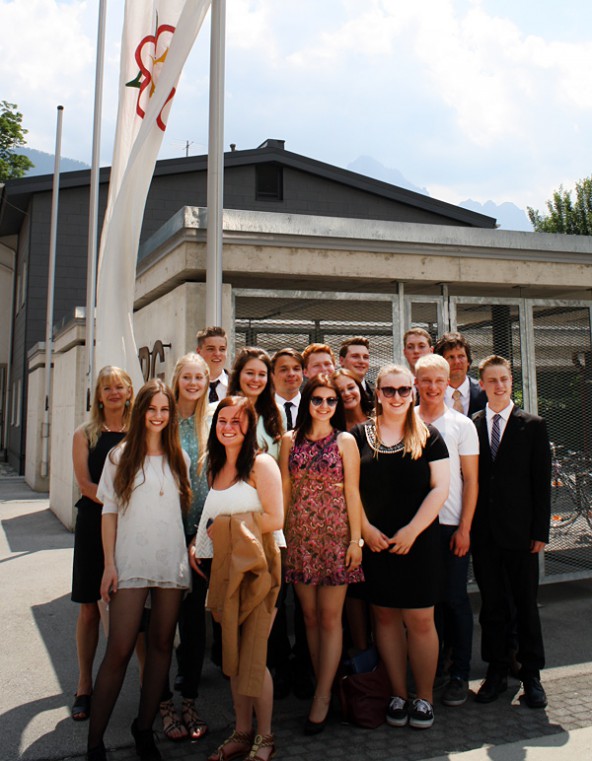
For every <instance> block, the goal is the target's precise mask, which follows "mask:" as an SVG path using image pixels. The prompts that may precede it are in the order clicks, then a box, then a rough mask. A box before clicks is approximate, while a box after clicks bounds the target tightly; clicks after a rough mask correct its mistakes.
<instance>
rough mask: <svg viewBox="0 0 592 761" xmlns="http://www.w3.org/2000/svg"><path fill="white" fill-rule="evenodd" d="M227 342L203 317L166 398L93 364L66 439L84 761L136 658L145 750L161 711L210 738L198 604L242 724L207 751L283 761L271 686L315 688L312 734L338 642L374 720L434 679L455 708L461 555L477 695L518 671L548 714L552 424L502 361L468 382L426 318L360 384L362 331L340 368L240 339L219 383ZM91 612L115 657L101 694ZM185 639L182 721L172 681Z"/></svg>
mask: <svg viewBox="0 0 592 761" xmlns="http://www.w3.org/2000/svg"><path fill="white" fill-rule="evenodd" d="M227 348H228V347H227V337H226V333H225V331H224V330H223V328H220V327H210V328H205V329H204V330H202V331H200V332H199V333H198V334H197V349H196V352H195V353H190V354H186V355H185V356H183V357H181V358H180V359H179V360H178V361H177V363H176V366H175V369H174V373H173V377H172V379H171V382H170V386H168V385H166V384H165V383H164V382H163V381H162V380H159V379H153V380H150V381H148V382H147V383H145V384H144V386H142V388H141V389H139V391H138V393H137V395H136V396H135V398H134V390H133V388H132V382H131V379H130V377H129V375H128V374H127V373H126V372H125V370H123V369H120V368H117V367H112V366H109V367H104V368H102V369H101V371H100V372H99V374H98V378H97V381H96V385H95V390H94V395H93V398H92V405H91V411H90V419H89V421H88V422H87V423H85V424H83V425H82V426H80V427H79V428H78V429H77V430H76V432H75V433H74V439H73V462H74V473H75V476H76V480H77V483H78V485H79V488H80V492H81V498H80V500H79V501H78V503H77V508H78V514H77V521H76V529H75V545H74V568H73V588H72V600H73V601H75V602H77V603H80V609H79V616H78V621H77V628H76V643H77V653H78V664H79V681H78V685H77V689H76V695H75V702H74V705H73V707H72V718H73V719H75V720H77V721H81V720H86V719H90V721H89V733H88V750H87V758H88V759H89V761H104V759H106V758H107V756H106V749H105V745H104V742H103V738H104V734H105V731H106V729H107V725H108V722H109V719H110V716H111V713H112V710H113V707H114V705H115V702H116V700H117V697H118V695H119V692H120V690H121V687H122V684H123V680H124V677H125V673H126V669H127V666H128V663H129V660H130V658H131V656H132V654H133V652H134V650H135V651H136V654H137V657H138V662H139V667H140V682H141V691H140V702H139V708H138V714H137V717H136V718H135V719H134V721H133V723H132V725H131V732H132V735H133V738H134V741H135V747H136V752H137V754H138V756H139V757H140V759H142V761H158V760H159V759H161V754H160V751H159V750H158V748H157V747H156V745H155V742H154V735H153V730H152V727H153V723H154V720H155V717H156V715H157V714H158V712H159V711H160V714H161V716H162V720H163V730H164V733H165V735H166V736H167V737H168V738H169V739H171V740H174V741H177V740H179V741H180V740H186V739H188V738H189V739H191V740H198V739H200V738H201V737H203V736H204V735H205V734H206V733H207V731H208V726H207V723H206V721H205V720H204V719H203V718H202V717H201V716H200V714H199V713H198V710H197V706H196V699H197V697H198V689H199V683H200V677H201V672H202V666H203V662H204V656H205V645H206V639H207V634H208V631H207V629H208V625H209V624H208V620H209V616H207V615H206V611H209V612H210V613H211V618H212V621H213V624H212V627H213V634H212V636H213V640H214V647H213V652H214V651H215V650H216V648H217V652H218V657H220V659H221V666H222V669H223V671H224V673H225V674H226V675H227V676H228V677H229V678H230V688H231V692H232V700H233V706H234V713H235V727H234V730H233V732H232V734H231V735H230V736H229V737H228V738H227V739H226V740H225V741H224V742H223V743H222V744H221V745H220V746H219V747H218V748H217V749H216V750H215V751H214V752H213V753H212V754H211V755H210V756H209V759H208V761H230V759H249V761H267V760H268V759H269V758H271V757H272V756H273V755H274V754H275V751H276V747H275V738H274V735H273V731H272V713H273V701H274V684H275V686H276V697H277V696H278V695H277V692H278V688H279V689H284V687H285V680H286V679H287V678H288V677H287V674H288V673H290V672H289V667H287V664H289V662H290V660H292V662H293V661H294V660H295V659H297V660H298V664H297V667H296V668H295V669H294V668H293V669H292V672H291V673H292V674H293V675H294V674H300V675H301V676H302V675H303V674H306V673H309V674H310V676H311V679H310V682H311V685H312V688H311V690H310V692H308V693H307V692H303V695H304V694H307V695H308V696H309V697H310V698H312V700H311V703H310V707H309V711H308V715H307V717H306V719H305V721H304V724H303V731H304V733H305V734H317V733H319V732H322V731H323V730H324V728H325V726H326V724H327V721H328V717H329V715H330V709H331V698H332V689H333V684H334V681H335V677H336V674H337V672H338V669H339V666H340V662H341V660H342V658H343V654H344V652H345V651H347V652H349V653H350V654H351V653H352V652H354V653H360V652H363V651H365V650H367V649H369V648H371V647H372V648H375V649H376V650H377V652H378V655H379V657H380V660H381V661H382V663H383V666H384V668H385V670H386V673H387V675H388V680H389V682H390V686H391V698H390V701H389V702H388V706H386V716H385V718H386V721H387V722H388V723H389V724H390V725H392V726H396V727H402V726H405V725H410V726H412V727H415V728H418V729H423V728H428V727H430V726H431V725H432V723H433V721H434V711H433V702H434V701H433V690H434V683H435V681H436V677H437V675H438V676H439V677H442V676H443V675H446V676H445V681H446V685H445V689H444V692H443V695H442V702H443V703H444V704H445V705H448V706H459V705H462V704H463V703H464V702H465V701H466V700H467V697H468V680H469V670H470V659H471V642H472V634H473V614H472V609H471V604H470V600H469V597H468V593H467V574H468V567H469V557H470V552H471V553H472V558H473V567H474V572H475V576H476V580H477V583H478V585H479V588H480V592H481V613H480V623H481V628H482V657H483V659H484V660H485V661H486V662H487V663H488V671H487V676H486V678H485V680H484V682H483V683H482V685H481V687H480V688H479V691H478V692H477V695H476V699H477V701H478V702H482V703H487V702H490V701H492V700H495V699H496V698H497V697H498V695H499V694H500V693H502V692H503V691H504V690H505V689H507V677H508V673H509V671H510V668H511V666H512V664H514V665H515V664H516V661H518V662H519V664H520V672H519V674H518V676H519V678H520V679H521V680H522V682H523V686H524V696H525V702H526V703H527V705H529V706H530V707H533V708H538V707H544V706H545V705H546V696H545V692H544V689H543V687H542V685H541V682H540V669H541V668H543V666H544V647H543V640H542V633H541V626H540V620H539V615H538V608H537V588H538V553H539V552H540V551H541V549H542V548H543V547H544V544H545V543H546V542H547V541H548V527H549V513H550V500H549V489H550V448H549V442H548V436H547V432H546V428H545V423H544V421H543V420H542V419H541V418H539V417H536V416H533V415H529V414H527V413H525V412H523V411H522V410H520V409H519V408H518V407H516V406H515V405H514V404H513V402H512V399H511V394H512V375H511V367H510V363H509V362H508V361H507V360H506V359H504V358H503V357H501V356H497V355H492V356H490V357H487V358H486V359H485V360H483V361H482V362H481V363H480V365H479V378H480V380H479V382H478V383H477V382H476V381H475V380H473V379H472V378H469V376H468V375H467V372H468V369H469V367H470V364H471V352H470V346H469V344H468V342H467V341H466V339H465V337H464V336H462V335H461V334H458V333H448V334H445V335H444V336H442V338H441V339H440V340H439V341H438V343H437V344H436V346H435V347H433V346H432V341H431V337H430V335H429V333H427V332H426V331H425V330H423V329H421V328H411V329H410V330H409V331H407V333H406V334H405V336H404V355H405V358H406V360H407V364H408V366H404V365H403V364H399V365H396V364H389V365H386V366H384V367H382V368H381V369H380V370H379V371H378V374H377V376H376V380H375V384H374V385H373V384H371V383H370V382H369V380H368V379H367V377H366V375H367V372H368V370H369V367H370V353H369V342H368V340H367V339H366V338H364V337H360V336H358V337H353V338H350V339H348V340H347V341H345V342H344V343H343V344H342V346H341V348H340V352H339V366H337V363H336V361H335V357H334V355H333V352H332V350H331V348H330V347H329V346H328V345H326V344H321V343H313V344H310V345H309V346H307V347H306V349H305V350H304V351H303V352H302V353H299V352H298V351H296V350H294V349H292V348H284V349H280V350H279V351H277V352H276V353H275V354H274V355H273V357H270V356H269V355H268V354H267V352H265V351H264V350H263V349H260V348H256V347H245V348H242V349H240V350H239V351H238V352H237V355H236V358H235V361H234V364H233V366H232V369H231V370H230V371H229V372H227V371H226V369H225V368H226V366H227ZM434 348H435V351H434ZM471 416H472V419H471ZM289 590H293V594H294V615H295V619H296V620H295V622H294V631H295V633H296V640H297V641H296V643H295V644H294V645H293V646H292V645H291V643H290V640H289V638H288V636H287V632H288V627H287V625H286V607H287V606H286V596H287V594H288V591H289ZM101 620H102V621H103V625H104V626H105V630H106V631H107V634H108V638H107V646H106V650H105V655H104V658H103V661H102V663H101V665H100V667H99V670H98V673H97V676H96V679H95V680H94V683H93V678H92V671H93V661H94V657H95V653H96V648H97V644H98V639H99V629H100V623H101ZM344 622H345V627H344ZM344 628H345V631H346V635H345V641H344ZM177 631H178V643H179V644H178V646H177V648H176V650H175V652H176V660H177V678H176V680H175V685H174V686H175V688H176V689H178V690H179V691H180V693H181V706H180V710H179V711H178V710H177V708H176V706H175V702H174V699H173V692H172V690H171V685H170V684H169V670H170V664H171V658H172V654H173V647H174V641H175V635H176V632H177ZM298 640H299V641H298ZM268 642H269V645H270V647H269V652H268ZM284 643H285V644H284ZM270 656H272V657H271V658H270ZM270 666H271V670H270ZM408 666H409V667H410V669H411V673H412V676H413V691H412V693H410V692H409V688H408V678H407V670H408ZM283 680H284V681H283ZM295 692H296V688H295ZM254 725H255V727H256V729H255V730H254V729H253V726H254Z"/></svg>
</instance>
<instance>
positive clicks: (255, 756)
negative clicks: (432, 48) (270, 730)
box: [245, 735, 276, 761]
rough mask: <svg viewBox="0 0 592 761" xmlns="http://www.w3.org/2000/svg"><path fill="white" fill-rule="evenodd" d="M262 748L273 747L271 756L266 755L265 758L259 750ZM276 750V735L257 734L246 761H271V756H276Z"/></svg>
mask: <svg viewBox="0 0 592 761" xmlns="http://www.w3.org/2000/svg"><path fill="white" fill-rule="evenodd" d="M261 748H271V753H270V754H269V756H265V758H264V757H263V756H260V755H259V751H260V750H261ZM275 751H276V747H275V736H274V735H257V736H256V737H255V739H254V740H253V745H252V746H251V750H250V752H249V755H248V756H246V758H245V761H269V759H270V758H273V757H274V756H275Z"/></svg>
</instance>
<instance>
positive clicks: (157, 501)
mask: <svg viewBox="0 0 592 761" xmlns="http://www.w3.org/2000/svg"><path fill="white" fill-rule="evenodd" d="M97 496H98V497H99V499H100V500H101V501H102V502H103V518H102V534H103V550H104V554H105V570H104V572H103V578H102V580H101V597H102V598H103V600H104V602H105V603H108V604H109V608H110V611H109V638H108V640H107V650H106V652H105V657H104V659H103V662H102V664H101V667H100V669H99V673H98V675H97V679H96V683H95V690H94V696H93V710H92V713H91V718H90V727H89V734H88V752H87V758H88V759H89V761H105V759H106V752H105V746H104V744H103V735H104V733H105V730H106V728H107V724H108V722H109V718H110V716H111V712H112V710H113V707H114V705H115V701H116V700H117V697H118V695H119V691H120V690H121V685H122V684H123V679H124V677H125V672H126V668H127V664H128V661H129V658H130V656H131V652H132V650H133V646H134V642H135V640H136V636H137V633H138V631H139V628H140V624H141V620H142V613H143V610H144V605H145V603H146V600H147V598H148V595H150V601H151V612H150V623H149V629H148V634H147V649H146V665H145V668H144V679H143V681H142V689H141V692H140V705H139V710H138V716H137V718H136V719H134V721H133V723H132V727H131V731H132V735H133V737H134V740H135V743H136V752H137V754H138V756H139V757H140V759H141V761H160V758H161V756H160V753H159V751H158V749H157V748H156V746H155V744H154V736H153V733H152V724H153V722H154V717H155V715H156V713H157V711H158V705H159V702H160V697H161V694H162V691H163V688H164V685H165V681H166V678H167V675H168V671H169V666H170V662H171V652H172V647H173V638H174V634H175V628H176V624H177V619H178V616H179V606H180V604H181V599H182V597H183V594H184V593H185V591H186V590H187V589H188V587H189V584H190V575H189V564H188V559H187V548H186V543H185V532H184V530H183V521H182V513H183V512H187V510H188V509H189V505H190V503H191V486H190V481H189V457H188V456H187V454H185V452H183V450H182V448H181V444H180V441H179V431H178V424H177V416H176V405H175V397H174V396H173V393H172V391H171V390H170V389H169V388H168V387H167V386H166V385H165V384H164V383H163V382H162V381H161V380H157V379H154V380H151V381H148V383H146V384H144V386H142V388H141V389H140V391H139V393H138V396H137V399H136V403H135V405H134V407H133V410H132V416H131V420H130V425H129V430H128V432H127V435H126V437H125V439H124V440H123V442H122V443H121V444H119V446H117V447H116V448H115V449H114V450H112V451H111V453H110V454H109V457H108V458H107V460H106V462H105V467H104V468H103V474H102V476H101V481H100V483H99V487H98V489H97Z"/></svg>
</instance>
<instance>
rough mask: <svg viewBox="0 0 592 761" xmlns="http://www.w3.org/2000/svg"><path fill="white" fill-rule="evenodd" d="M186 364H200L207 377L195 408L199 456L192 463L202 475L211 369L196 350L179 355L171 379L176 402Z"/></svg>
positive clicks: (194, 420)
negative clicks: (180, 379)
mask: <svg viewBox="0 0 592 761" xmlns="http://www.w3.org/2000/svg"><path fill="white" fill-rule="evenodd" d="M185 365H198V366H199V369H200V370H201V371H202V373H203V374H204V375H205V378H206V387H205V389H204V392H203V394H202V395H201V396H200V397H199V399H198V400H197V402H196V403H195V409H194V410H193V425H194V430H195V438H196V440H197V454H198V458H197V462H196V463H193V462H192V463H191V466H192V467H195V468H197V473H198V475H201V472H202V470H203V465H204V460H205V452H206V441H207V438H208V426H207V425H206V412H207V409H208V383H209V381H210V369H209V367H208V365H207V362H206V361H205V360H204V358H203V357H201V356H200V355H199V354H195V352H190V353H189V354H184V355H183V356H182V357H179V359H178V360H177V364H176V365H175V369H174V371H173V380H172V381H171V388H172V389H173V395H174V397H175V401H176V402H178V401H179V378H180V377H181V374H182V372H183V368H184V367H185Z"/></svg>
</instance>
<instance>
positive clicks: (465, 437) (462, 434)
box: [415, 354, 479, 706]
mask: <svg viewBox="0 0 592 761" xmlns="http://www.w3.org/2000/svg"><path fill="white" fill-rule="evenodd" d="M449 373H450V368H449V365H448V362H447V361H446V360H445V359H444V358H443V357H441V356H439V355H438V354H427V355H425V356H423V357H420V358H419V359H418V360H417V363H416V365H415V382H416V384H417V388H418V390H419V399H420V402H419V407H418V408H417V412H418V414H419V416H420V417H421V419H422V420H423V421H424V423H429V424H431V425H433V426H434V428H436V429H437V430H438V431H439V432H440V434H441V435H442V437H443V439H444V441H445V442H446V446H447V447H448V454H449V463H450V489H449V493H448V498H447V500H446V502H445V503H444V506H443V507H442V510H441V511H440V515H439V521H440V537H441V542H442V548H441V550H442V598H441V602H440V603H438V605H437V606H436V623H437V625H438V635H439V637H440V649H441V652H442V650H443V646H444V643H445V644H446V645H447V646H449V647H450V648H451V654H452V662H451V666H450V679H449V681H448V684H447V685H446V688H445V690H444V693H443V695H442V702H443V703H444V704H445V705H448V706H460V705H462V704H463V703H465V702H466V700H467V697H468V694H469V685H468V680H469V671H470V665H471V647H472V640H473V611H472V608H471V602H470V600H469V595H468V593H467V576H468V570H469V549H470V543H471V542H470V531H471V524H472V521H473V515H474V513H475V507H476V504H477V494H478V482H479V438H478V436H477V429H476V428H475V426H474V425H473V423H472V422H471V421H470V420H469V418H467V417H465V416H464V415H462V414H460V413H459V412H456V411H454V410H452V409H450V408H449V407H447V406H446V404H445V402H444V395H445V392H446V388H447V387H448V378H449Z"/></svg>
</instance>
